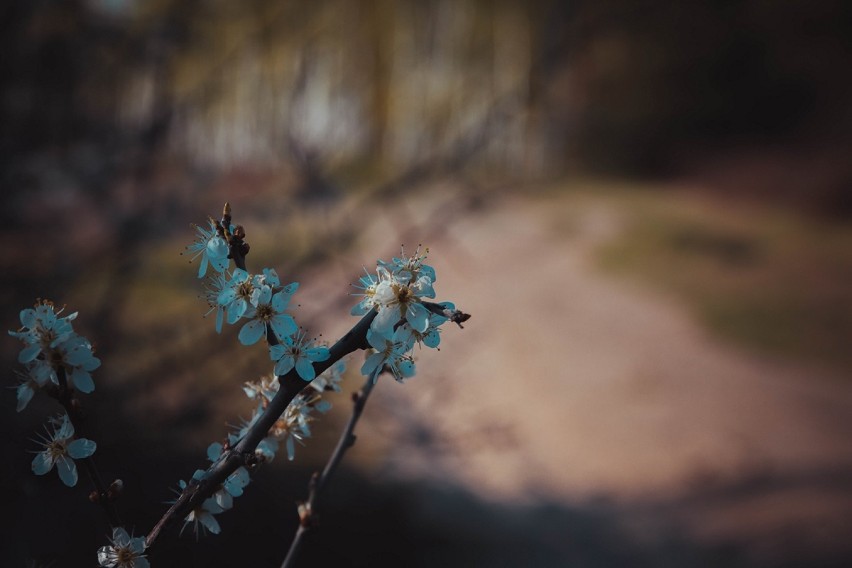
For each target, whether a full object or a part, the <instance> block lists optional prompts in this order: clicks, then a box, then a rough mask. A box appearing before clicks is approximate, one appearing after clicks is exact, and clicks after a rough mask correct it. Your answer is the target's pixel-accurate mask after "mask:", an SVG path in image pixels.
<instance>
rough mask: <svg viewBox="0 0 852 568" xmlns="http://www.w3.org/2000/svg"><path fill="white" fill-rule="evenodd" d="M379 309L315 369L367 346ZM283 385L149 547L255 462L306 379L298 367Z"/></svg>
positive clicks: (174, 509) (161, 524)
mask: <svg viewBox="0 0 852 568" xmlns="http://www.w3.org/2000/svg"><path fill="white" fill-rule="evenodd" d="M375 317H376V310H372V311H371V312H370V313H368V314H367V315H365V316H364V317H363V318H361V320H360V321H359V322H358V323H357V324H355V326H354V327H353V328H352V329H350V330H349V331H348V332H347V333H346V334H345V335H344V336H343V337H341V338H340V339H339V340H338V341H337V343H335V344H334V345H332V346H331V347H330V348H329V353H330V357H329V358H328V359H326V360H325V361H320V362H317V363H314V371H315V372H316V374H317V376H319V375H320V374H321V373H322V372H323V371H325V370H326V369H328V368H329V367H331V365H333V364H334V363H336V362H337V361H338V360H340V359H341V358H342V357H344V356H345V355H348V354H349V353H352V352H353V351H355V350H357V349H366V348H368V347H369V344H368V343H367V330H369V329H370V324H371V323H372V322H373V318H375ZM278 381H279V383H280V385H281V388H280V389H279V391H278V394H276V395H275V397H274V398H273V399H272V400H271V401H270V402H269V404H268V405H267V407H266V409H265V410H264V411H263V414H261V416H260V418H258V420H257V421H256V422H255V423H254V424H252V426H251V427H250V428H249V429H248V432H247V433H246V435H245V436H244V437H243V438H242V439H241V440H240V441H239V442H237V443H236V445H234V447H232V448H230V449H227V450H225V451H224V452H222V455H221V456H220V458H219V459H218V460H217V461H216V463H214V464H213V465H212V466H210V468H209V469H208V470H207V471H206V472H205V474H204V477H202V478H201V479H200V480H193V481H190V483H189V485H187V487H186V489H184V490H183V492H182V493H181V494H180V496H179V497H178V499H177V501H175V503H174V504H173V505H172V506H171V507H169V509H168V511H166V513H165V514H164V515H163V517H162V518H161V519H160V520H159V521H158V522H157V524H156V525H154V528H153V529H151V532H150V533H148V536H147V537H146V539H145V545H146V547H150V546H151V545H152V544H153V543H154V541H156V539H157V537H158V536H159V534H160V532H161V531H162V530H163V529H164V528H165V527H167V526H169V525H170V524H172V523H173V522H174V521H176V520H178V519H183V518H184V517H186V516H187V515H188V514H189V512H190V511H192V510H193V509H194V508H196V507H197V506H198V505H200V504H201V503H202V502H203V501H204V500H205V499H206V498H207V497H209V496H210V495H212V494H213V493H214V492H215V491H216V489H217V488H218V487H219V485H220V484H222V483H223V482H224V481H225V480H226V479H227V478H228V476H229V475H231V474H232V473H233V472H234V471H236V470H237V468H239V467H240V466H243V465H248V464H251V463H253V461H254V460H255V456H254V450H255V448H257V445H258V444H259V443H260V442H261V440H263V439H264V438H265V437H266V436H267V435H268V433H269V429H270V428H271V427H272V425H273V424H275V421H276V420H278V418H279V417H280V416H281V414H283V413H284V411H285V410H286V409H287V406H288V405H289V404H290V402H291V401H292V400H293V398H294V397H295V396H296V395H297V394H299V392H301V390H302V389H303V388H304V386H305V381H304V380H303V379H302V378H301V377H299V375H298V373H297V372H296V370H295V369H293V370H291V371H290V372H289V373H287V374H286V375H283V376H279V377H278Z"/></svg>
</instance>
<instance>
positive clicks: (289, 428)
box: [178, 360, 346, 537]
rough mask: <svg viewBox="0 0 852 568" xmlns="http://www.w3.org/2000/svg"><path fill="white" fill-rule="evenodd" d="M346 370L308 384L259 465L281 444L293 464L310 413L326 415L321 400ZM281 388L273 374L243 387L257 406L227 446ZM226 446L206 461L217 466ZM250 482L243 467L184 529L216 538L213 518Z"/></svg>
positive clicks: (337, 367)
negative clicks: (191, 527)
mask: <svg viewBox="0 0 852 568" xmlns="http://www.w3.org/2000/svg"><path fill="white" fill-rule="evenodd" d="M345 370H346V365H345V363H344V362H343V361H342V360H340V361H337V362H336V363H335V364H334V365H332V366H331V367H329V368H328V369H327V370H326V371H324V372H323V373H322V374H320V376H318V377H316V379H314V380H313V381H311V382H310V383H309V384H308V385H307V386H306V387H305V388H304V389H302V391H301V392H300V393H299V394H298V395H296V397H295V398H293V400H292V401H291V402H290V404H289V405H288V406H287V410H285V411H284V414H282V415H281V417H280V418H278V420H276V421H275V423H274V424H273V425H272V427H271V428H270V429H269V432H268V433H267V436H266V437H265V438H264V439H263V440H261V442H260V443H259V444H258V446H257V448H256V449H255V456H256V458H257V459H258V461H260V462H266V461H271V460H272V459H274V458H275V455H276V454H277V453H278V451H279V448H280V445H281V444H282V443H283V444H284V445H285V448H286V451H287V458H288V459H289V460H293V458H294V457H295V452H296V442H298V443H300V444H304V440H305V439H306V438H309V437H310V435H311V430H310V426H309V425H310V423H311V422H312V421H313V420H314V418H313V416H311V413H312V412H313V411H317V412H320V413H326V412H328V410H329V409H330V408H331V403H330V402H328V401H325V400H322V393H324V392H325V391H329V390H331V391H337V392H339V391H340V381H341V379H342V376H343V372H344V371H345ZM280 388H281V385H280V383H279V382H278V377H277V376H276V375H275V374H273V375H270V376H266V377H262V378H261V379H258V380H257V381H247V382H246V383H245V385H244V386H243V392H244V393H245V394H246V396H247V397H248V398H249V399H250V400H252V401H254V402H256V403H257V404H256V406H255V408H254V411H253V412H252V416H251V418H250V419H249V420H247V421H245V422H244V424H243V425H242V426H241V427H240V428H237V429H236V430H235V431H234V432H232V433H231V434H229V435H228V440H227V443H228V445H229V446H231V447H233V446H234V445H235V444H237V443H238V442H239V441H240V440H241V439H242V438H243V437H244V436H245V435H246V434H247V433H248V430H249V429H250V428H251V427H252V426H253V425H254V424H255V422H257V420H258V419H259V418H260V417H261V415H262V414H263V412H264V410H265V409H266V407H267V406H268V405H269V402H270V401H271V400H272V399H273V398H274V397H275V395H276V394H278V391H279V390H280ZM224 451H225V446H224V445H223V444H222V443H220V442H214V443H212V444H210V446H208V448H207V459H208V460H210V462H212V463H216V462H217V461H218V460H219V459H220V458H221V457H222V455H223V453H224ZM205 475H206V472H205V471H204V470H200V469H199V470H196V472H195V473H194V474H193V480H195V481H200V480H202V479H203V478H204V476H205ZM250 481H251V478H250V476H249V472H248V470H247V469H246V468H245V467H242V466H240V467H239V468H237V469H236V471H234V473H232V474H231V475H229V476H228V478H227V479H226V480H225V481H224V482H223V483H222V484H221V485H220V486H219V487H217V488H216V490H215V491H214V492H213V495H212V496H210V497H209V498H207V499H205V500H204V501H203V502H202V503H201V504H200V505H198V506H197V507H196V508H195V509H193V510H192V511H190V513H189V515H187V517H186V518H185V519H184V529H185V528H186V527H187V526H190V525H192V526H193V533H194V534H195V535H196V537H198V536H200V534H202V533H204V532H207V531H209V532H211V533H213V534H219V532H220V530H221V529H220V526H219V522H218V521H217V520H216V517H215V515H218V514H220V513H223V512H225V511H227V510H228V509H231V508H232V507H233V504H234V503H233V499H234V497H239V496H241V495H242V494H243V490H244V489H245V487H246V486H247V485H248V484H249V482H250ZM178 486H179V488H180V490H181V491H183V490H184V489H186V487H187V484H186V482H184V481H180V482H178Z"/></svg>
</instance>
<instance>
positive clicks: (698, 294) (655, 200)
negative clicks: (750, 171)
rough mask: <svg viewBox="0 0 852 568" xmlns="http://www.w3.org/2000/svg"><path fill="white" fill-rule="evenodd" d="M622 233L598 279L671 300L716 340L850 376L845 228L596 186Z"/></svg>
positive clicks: (765, 209)
mask: <svg viewBox="0 0 852 568" xmlns="http://www.w3.org/2000/svg"><path fill="white" fill-rule="evenodd" d="M595 191H596V193H598V194H600V195H602V196H603V199H605V200H606V201H607V202H608V203H610V204H611V205H612V206H614V207H615V208H616V209H617V210H618V211H619V216H620V217H621V222H622V224H623V227H622V230H621V231H620V232H619V233H618V235H617V236H616V237H614V238H613V239H611V240H609V241H608V242H606V243H605V244H604V245H602V246H601V247H600V248H599V249H598V251H597V260H598V262H599V265H600V266H601V267H603V268H604V269H605V270H606V271H607V272H609V273H611V274H615V275H618V276H621V277H629V278H632V279H636V280H640V281H642V282H644V283H647V284H650V285H653V286H655V287H658V288H660V289H662V290H664V291H666V292H670V293H673V294H674V295H676V296H677V297H678V298H680V299H681V300H682V301H684V302H686V304H687V305H688V306H689V308H690V309H691V310H692V311H693V313H694V314H695V315H696V316H697V318H698V319H699V320H700V321H701V322H702V323H703V324H704V325H705V326H706V327H707V328H708V329H710V330H711V331H712V332H714V333H715V334H716V335H718V336H720V337H722V338H725V339H727V340H729V341H732V342H734V343H736V344H738V345H741V346H745V347H748V348H751V349H753V350H756V351H758V352H762V353H768V354H772V355H782V356H785V357H789V358H794V359H797V360H804V361H808V362H810V363H816V364H821V365H824V366H827V367H832V368H839V369H841V370H843V371H849V370H852V349H850V338H852V287H850V283H852V227H850V226H848V225H843V224H840V223H837V222H835V221H830V220H826V219H819V218H813V217H809V216H805V215H801V214H799V213H798V212H796V211H792V210H789V209H783V208H777V207H773V206H771V205H766V204H757V203H754V202H739V201H736V200H731V199H727V200H722V199H718V198H711V197H710V196H708V195H707V194H693V193H686V192H677V191H653V190H647V189H640V190H639V191H637V190H636V188H631V187H622V186H615V187H604V188H603V189H602V188H600V187H597V186H596V189H595Z"/></svg>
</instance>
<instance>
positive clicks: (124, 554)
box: [115, 546, 136, 565]
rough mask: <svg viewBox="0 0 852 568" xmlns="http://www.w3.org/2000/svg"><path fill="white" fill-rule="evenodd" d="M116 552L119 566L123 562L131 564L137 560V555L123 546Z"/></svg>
mask: <svg viewBox="0 0 852 568" xmlns="http://www.w3.org/2000/svg"><path fill="white" fill-rule="evenodd" d="M115 552H116V556H117V558H116V560H118V562H119V565H120V563H122V562H130V561H131V560H133V559H134V558H136V555H135V554H133V551H132V550H130V549H129V548H125V547H123V546H122V547H117V548H116V549H115Z"/></svg>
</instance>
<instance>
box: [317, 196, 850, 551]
mask: <svg viewBox="0 0 852 568" xmlns="http://www.w3.org/2000/svg"><path fill="white" fill-rule="evenodd" d="M421 207H422V208H423V209H426V208H428V207H429V206H428V205H426V204H418V205H417V206H412V207H411V208H410V209H409V214H410V215H411V216H413V217H417V216H421V217H426V216H427V215H428V212H426V211H424V210H421ZM438 207H440V206H438ZM398 216H399V213H395V214H394V216H393V217H391V216H388V217H386V218H384V219H383V220H382V219H380V221H379V222H378V223H376V225H375V228H374V231H373V232H372V233H371V234H370V235H369V236H368V237H367V238H366V240H365V242H364V247H363V249H362V250H383V251H386V250H387V249H388V245H387V243H388V242H391V243H394V242H403V241H405V242H410V238H411V235H400V234H399V232H398V227H399V226H400V225H401V224H400V223H399V222H398V218H399V217H398ZM569 229H570V230H569ZM618 230H619V224H618V212H617V211H614V210H612V209H610V208H608V207H607V206H604V205H603V204H595V203H591V204H587V205H586V206H585V207H584V209H583V210H582V211H581V212H579V214H578V212H577V211H576V210H569V208H568V206H567V204H566V203H562V202H559V201H553V202H537V203H532V202H530V201H529V200H526V201H525V200H521V199H518V198H513V199H509V200H507V201H505V202H503V203H501V204H499V205H498V206H496V207H494V208H492V209H490V210H488V211H486V212H485V213H482V214H478V215H474V216H471V217H466V218H465V219H464V220H463V222H460V223H454V224H453V225H452V226H451V227H450V228H449V229H448V230H446V231H442V232H441V234H440V235H439V236H437V238H435V236H430V237H429V238H428V244H429V246H430V248H431V250H432V259H433V261H434V262H433V264H434V266H435V267H436V269H437V274H438V282H437V285H436V289H437V290H438V293H439V297H440V298H441V299H451V300H455V301H456V302H457V303H458V304H459V305H460V306H462V307H463V308H464V309H465V310H466V311H468V312H470V313H471V314H473V319H472V320H471V321H470V322H469V325H468V326H467V327H466V329H465V330H464V331H461V330H458V329H447V330H446V331H445V332H444V338H445V340H444V341H443V342H442V350H441V353H435V352H423V353H422V354H421V356H420V361H421V364H420V365H419V366H418V367H419V373H418V376H417V377H416V378H414V379H412V380H411V381H410V383H409V384H407V385H405V386H400V385H397V384H394V383H393V382H392V381H386V383H387V384H384V385H382V387H381V388H379V389H377V393H376V395H375V400H374V401H373V402H372V403H371V412H370V413H368V416H367V419H366V421H365V423H364V425H363V429H364V430H365V431H371V430H372V431H381V432H383V433H384V435H385V436H386V439H387V440H388V443H387V444H386V445H385V446H384V448H383V450H382V451H387V452H388V455H387V458H386V459H387V462H386V463H387V464H389V467H391V469H392V470H393V471H395V472H396V473H399V474H402V475H413V476H425V477H431V478H433V479H440V480H449V481H451V482H456V483H461V484H463V485H465V486H467V487H469V488H470V489H471V490H473V491H474V492H476V493H477V494H479V495H482V496H484V497H485V498H487V499H494V500H499V501H519V500H520V501H526V500H535V499H541V498H547V499H551V500H556V501H562V502H578V501H587V500H589V499H594V498H600V497H603V498H606V499H614V500H616V501H618V502H623V503H632V504H637V503H639V504H641V503H657V504H659V503H670V504H675V505H673V506H672V509H671V510H670V511H669V516H670V517H671V518H675V519H679V520H680V521H683V522H684V523H686V524H687V525H690V524H691V525H692V526H693V530H694V532H695V533H696V534H698V535H699V536H704V537H707V538H711V539H712V538H722V539H724V538H727V537H730V536H731V535H733V534H739V535H742V534H744V533H743V531H749V530H751V531H752V532H754V531H766V530H771V529H772V528H773V527H775V528H778V527H789V526H795V525H797V524H801V523H805V524H807V525H808V526H809V527H811V528H813V527H815V526H816V527H817V529H818V534H817V535H816V536H814V537H813V538H825V539H829V540H830V541H835V540H836V539H846V538H847V536H848V534H849V529H850V520H851V519H852V515H850V514H849V512H850V511H852V497H850V495H852V491H851V490H852V484H850V480H852V477H850V472H852V382H849V381H843V380H839V378H838V377H828V376H819V375H817V374H816V373H815V372H812V371H811V370H809V369H807V368H804V367H801V366H796V365H792V364H789V363H786V362H780V361H770V360H766V359H762V358H760V357H757V356H754V355H751V354H747V353H744V352H739V351H737V350H736V349H735V348H733V347H731V346H728V345H722V344H720V343H719V342H717V341H715V340H714V339H713V338H711V337H709V336H708V335H707V334H706V333H705V332H704V331H703V330H702V329H700V328H699V327H698V325H697V324H696V323H695V322H694V321H692V320H691V319H690V318H689V317H688V316H687V314H686V310H685V309H684V308H683V306H680V305H678V304H677V303H676V302H675V301H674V300H672V299H669V298H667V297H664V296H660V295H658V294H655V293H654V292H653V291H650V290H647V289H641V288H637V287H631V285H629V284H627V283H625V282H621V281H616V280H613V279H611V278H609V277H607V276H605V275H602V274H601V273H599V272H598V271H597V270H596V269H595V267H594V265H593V262H592V258H591V255H592V251H593V250H594V247H595V246H596V245H597V244H598V243H600V242H601V241H602V240H603V239H606V238H608V236H610V235H612V234H613V232H614V231H618ZM415 233H416V231H415ZM414 238H415V239H417V238H418V237H417V236H416V235H415V237H414ZM406 239H408V240H406ZM415 244H416V243H415ZM365 262H367V261H365ZM306 288H307V286H306ZM445 295H446V297H445ZM375 407H380V408H384V409H391V410H388V411H379V410H374V408H375ZM364 438H368V437H367V436H364ZM827 479H828V480H834V483H828V482H826V481H825V480H827ZM754 480H763V482H765V483H763V484H760V483H759V484H758V485H757V486H756V487H757V489H758V490H757V491H756V492H755V491H752V492H751V493H747V494H746V495H745V496H744V497H743V496H742V495H741V496H740V497H736V498H735V497H731V496H729V495H727V494H726V493H725V491H723V489H724V488H736V487H740V486H741V484H743V483H753V482H754ZM838 480H839V485H838ZM716 489H719V490H720V495H721V497H719V498H709V497H708V498H701V497H695V496H696V495H699V496H701V495H706V494H708V493H707V492H708V491H709V492H710V493H709V494H712V491H713V490H716ZM732 490H734V489H732ZM677 503H683V506H677V505H676V504H677ZM838 521H841V522H839V523H838ZM791 523H792V525H791ZM749 527H750V528H749ZM809 538H810V537H809Z"/></svg>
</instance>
